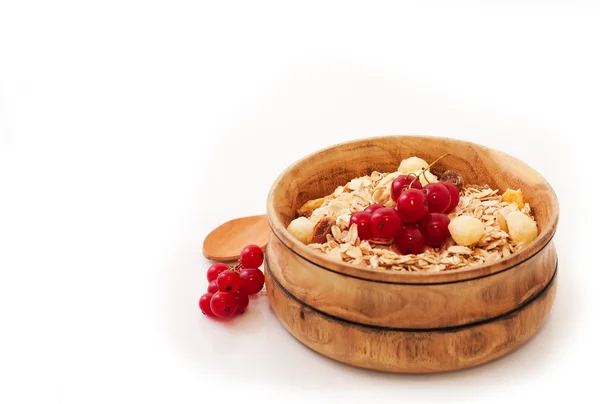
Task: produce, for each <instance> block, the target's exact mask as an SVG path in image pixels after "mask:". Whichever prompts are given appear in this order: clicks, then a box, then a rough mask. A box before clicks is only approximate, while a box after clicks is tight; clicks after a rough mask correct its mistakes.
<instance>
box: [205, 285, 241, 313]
mask: <svg viewBox="0 0 600 404" xmlns="http://www.w3.org/2000/svg"><path fill="white" fill-rule="evenodd" d="M236 308H237V303H236V299H235V294H233V293H229V292H221V291H219V292H217V293H215V294H214V295H213V296H212V298H211V299H210V309H211V310H212V312H213V313H214V314H215V315H216V316H217V317H221V318H228V317H231V316H233V315H234V314H235V311H236Z"/></svg>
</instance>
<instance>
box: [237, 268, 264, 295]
mask: <svg viewBox="0 0 600 404" xmlns="http://www.w3.org/2000/svg"><path fill="white" fill-rule="evenodd" d="M240 280H241V285H240V292H242V293H244V294H246V295H249V296H251V295H255V294H257V293H258V292H260V291H261V290H262V288H263V286H264V284H265V275H264V274H263V273H262V271H261V270H260V269H258V268H244V269H242V272H240Z"/></svg>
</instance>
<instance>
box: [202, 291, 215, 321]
mask: <svg viewBox="0 0 600 404" xmlns="http://www.w3.org/2000/svg"><path fill="white" fill-rule="evenodd" d="M212 297H213V294H212V293H205V294H203V295H202V297H201V298H200V301H199V302H198V305H199V306H200V310H202V314H204V315H206V316H208V317H216V316H215V313H213V311H212V309H211V308H210V301H211V299H212Z"/></svg>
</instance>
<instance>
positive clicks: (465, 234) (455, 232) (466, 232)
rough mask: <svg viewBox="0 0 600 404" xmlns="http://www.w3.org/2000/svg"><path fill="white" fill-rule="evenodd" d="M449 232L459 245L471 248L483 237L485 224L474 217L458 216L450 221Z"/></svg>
mask: <svg viewBox="0 0 600 404" xmlns="http://www.w3.org/2000/svg"><path fill="white" fill-rule="evenodd" d="M448 230H449V231H450V235H451V236H452V239H453V240H454V241H455V242H456V244H458V245H463V246H470V245H473V244H475V243H477V242H478V241H479V239H480V238H481V237H482V236H483V233H484V228H483V223H482V222H481V221H480V220H479V219H477V218H475V217H473V216H467V215H463V216H458V217H455V218H454V219H452V220H451V221H450V224H449V225H448Z"/></svg>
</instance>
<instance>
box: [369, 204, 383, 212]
mask: <svg viewBox="0 0 600 404" xmlns="http://www.w3.org/2000/svg"><path fill="white" fill-rule="evenodd" d="M383 207H384V206H383V205H382V204H380V203H374V204H373V205H370V206H367V207H366V208H365V212H369V213H373V212H375V211H376V210H377V209H381V208H383Z"/></svg>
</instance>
